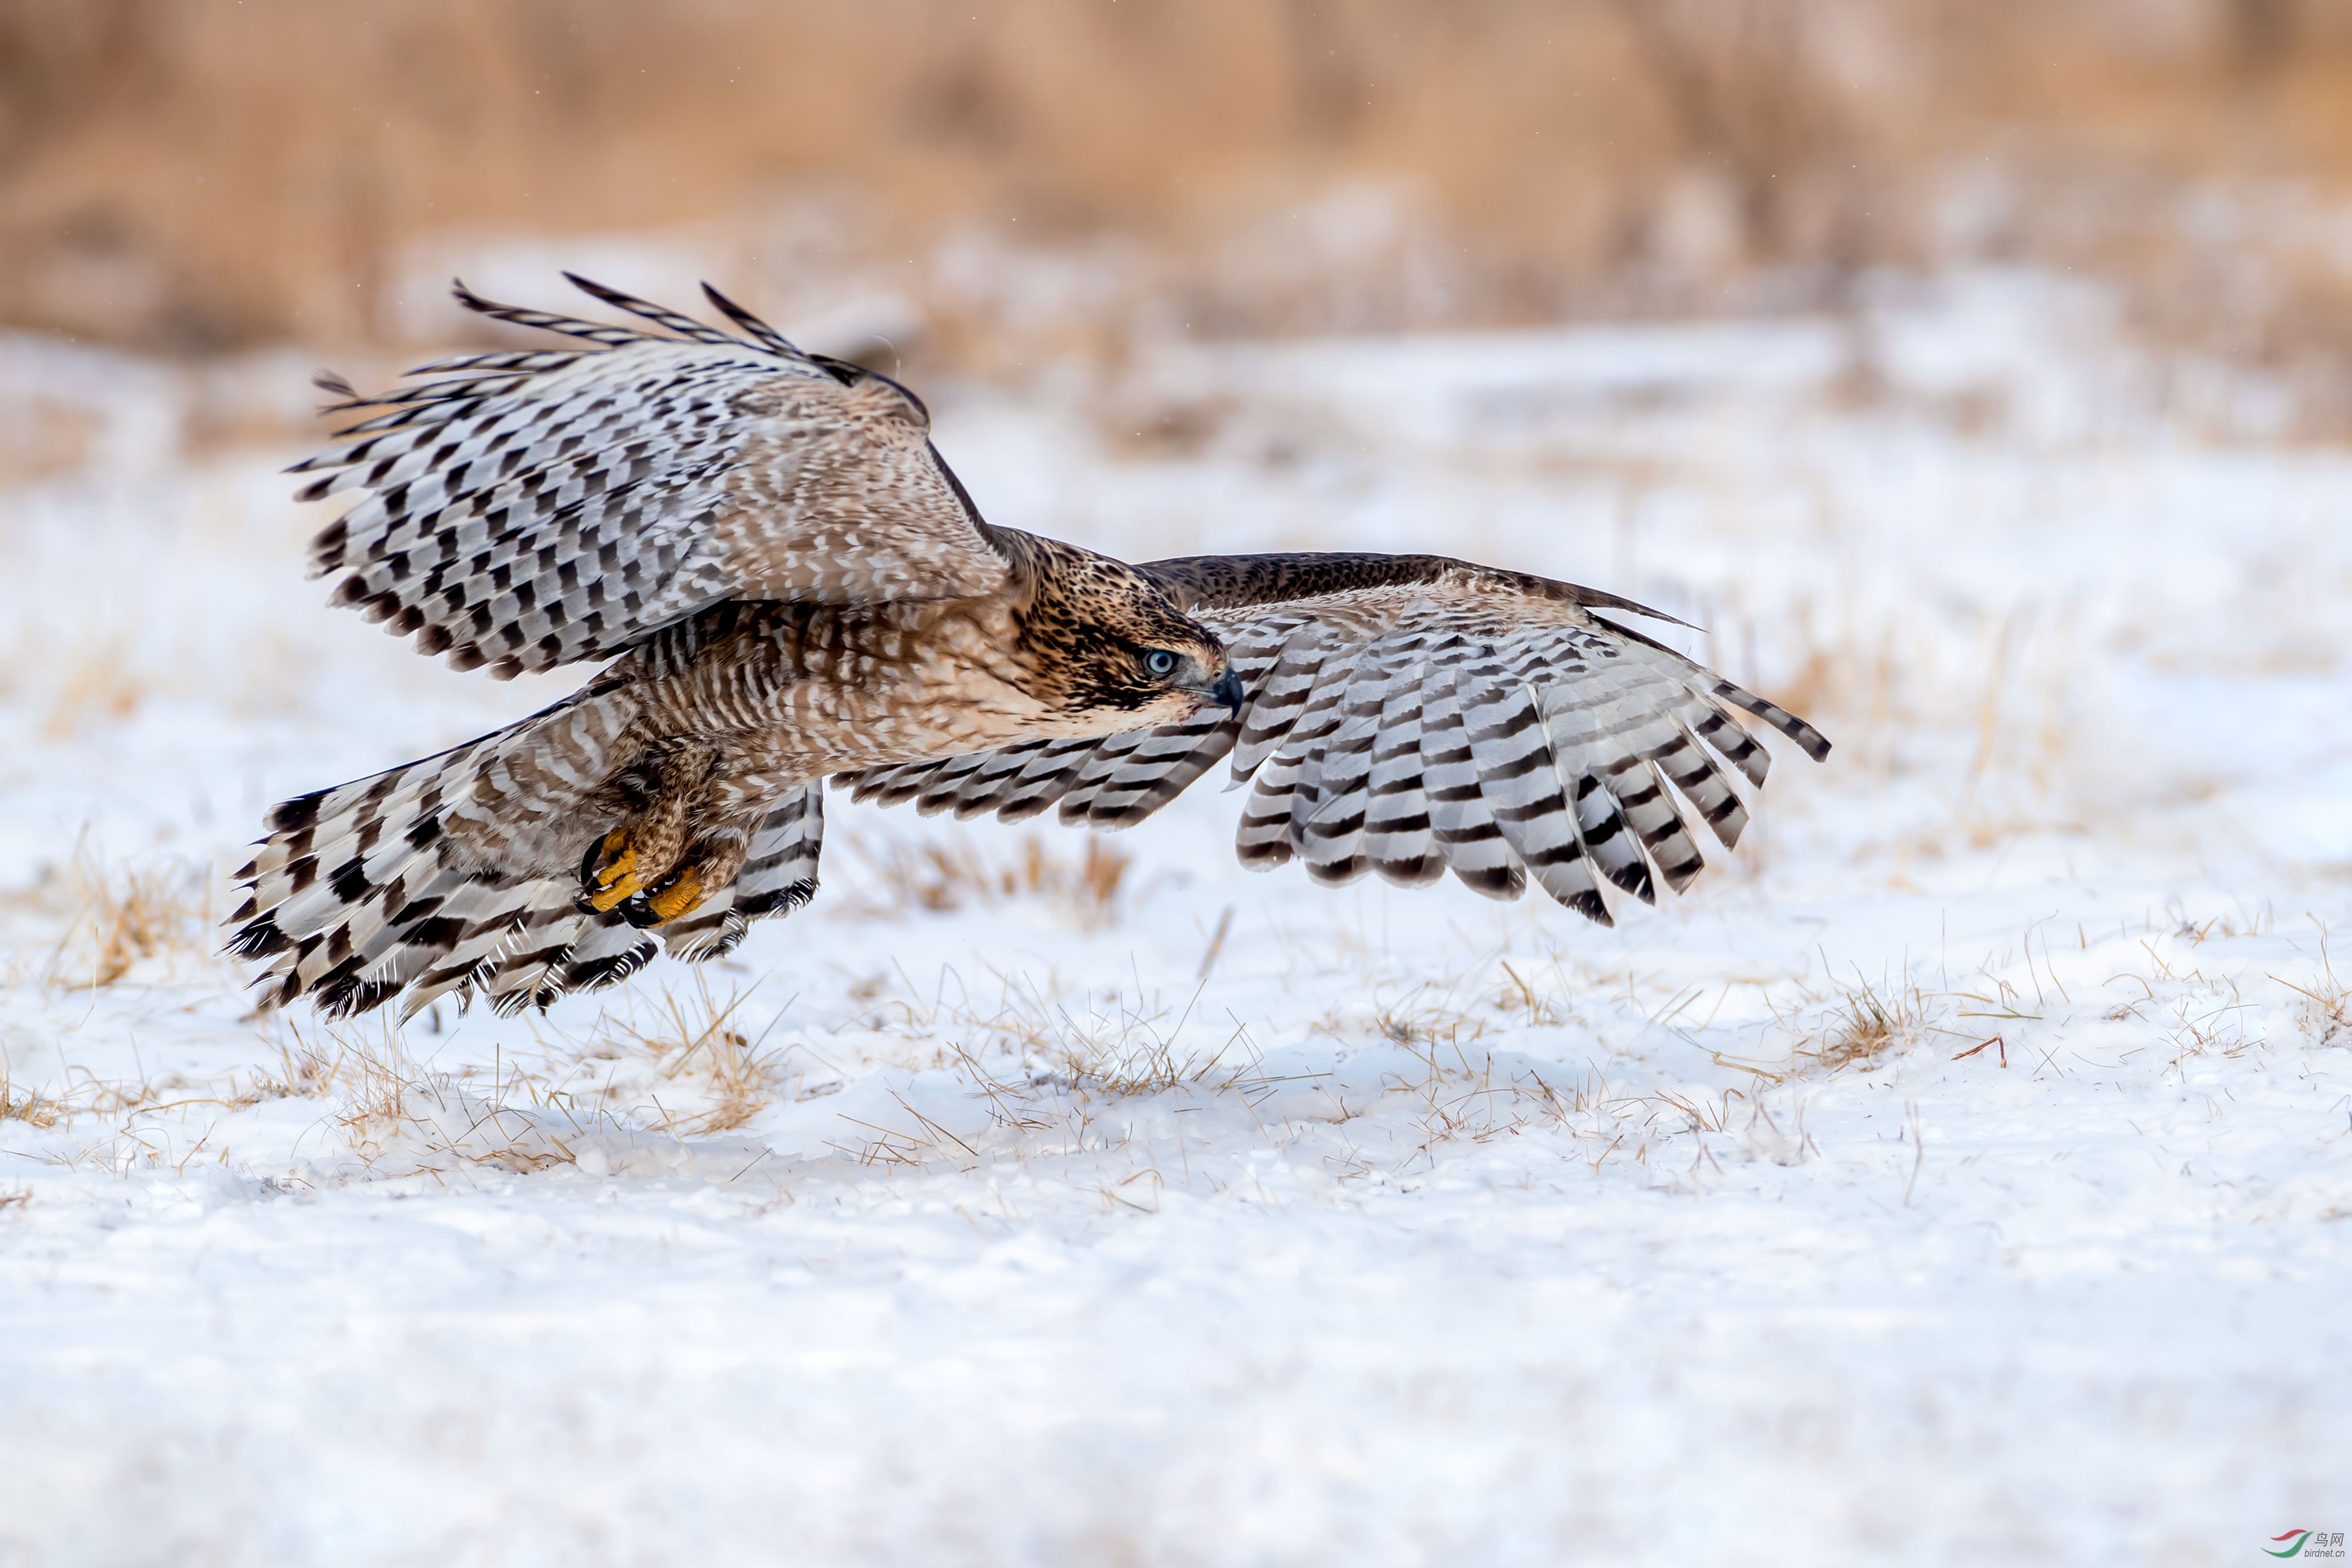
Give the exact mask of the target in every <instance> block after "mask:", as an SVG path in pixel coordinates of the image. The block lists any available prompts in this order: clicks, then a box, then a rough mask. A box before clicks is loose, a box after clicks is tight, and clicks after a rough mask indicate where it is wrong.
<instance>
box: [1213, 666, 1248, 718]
mask: <svg viewBox="0 0 2352 1568" xmlns="http://www.w3.org/2000/svg"><path fill="white" fill-rule="evenodd" d="M1209 695H1210V697H1211V698H1213V700H1215V701H1217V702H1221V703H1223V704H1224V705H1225V706H1226V707H1227V708H1229V709H1230V710H1232V712H1233V714H1234V716H1235V717H1239V716H1241V711H1242V699H1243V698H1244V697H1245V696H1246V695H1248V694H1247V693H1245V692H1244V691H1243V690H1242V678H1241V677H1240V676H1239V675H1237V674H1234V669H1233V666H1232V665H1231V664H1228V665H1226V666H1225V674H1224V677H1223V679H1222V680H1220V681H1218V682H1217V684H1216V685H1213V686H1211V687H1210V688H1209Z"/></svg>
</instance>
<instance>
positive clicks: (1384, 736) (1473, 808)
mask: <svg viewBox="0 0 2352 1568" xmlns="http://www.w3.org/2000/svg"><path fill="white" fill-rule="evenodd" d="M1139 570H1141V571H1143V572H1144V573H1145V574H1147V575H1148V576H1150V577H1151V578H1152V579H1154V580H1156V581H1158V582H1159V583H1160V585H1161V587H1162V588H1163V589H1165V590H1166V591H1168V593H1169V594H1170V596H1171V598H1173V599H1175V600H1176V601H1178V602H1179V603H1180V604H1181V605H1183V606H1184V607H1185V608H1186V609H1187V610H1188V611H1190V612H1192V615H1193V617H1194V618H1195V619H1197V620H1199V621H1200V622H1202V624H1204V625H1206V626H1209V627H1210V628H1212V629H1213V630H1214V631H1215V632H1217V633H1218V635H1219V636H1221V637H1223V639H1224V640H1225V643H1226V647H1227V651H1228V653H1229V654H1230V656H1231V658H1232V660H1233V665H1234V670H1235V671H1236V672H1237V673H1238V674H1240V676H1241V679H1242V683H1243V685H1244V689H1245V691H1246V692H1247V700H1246V701H1245V703H1244V706H1243V709H1242V711H1241V713H1240V714H1239V715H1231V714H1227V713H1225V712H1223V710H1221V709H1218V710H1209V711H1204V712H1202V714H1200V715H1199V716H1195V717H1193V718H1192V719H1190V720H1188V721H1186V722H1184V723H1182V724H1173V725H1163V726H1161V727H1159V728H1157V729H1148V730H1132V731H1129V732H1127V733H1124V734H1119V735H1110V736H1104V737H1095V738H1088V739H1082V740H1045V741H1032V742H1028V743H1025V744H1024V745H1020V746H1013V747H1003V748H1002V749H1000V750H996V751H985V752H979V753H974V754H971V755H968V756H962V757H954V758H946V759H943V760H938V761H929V762H919V763H912V764H908V765H905V766H902V767H897V768H877V769H872V770H869V771H867V772H864V773H854V774H848V775H845V776H844V777H843V778H842V779H838V780H836V782H837V783H840V784H845V785H846V786H847V787H849V788H851V789H854V790H855V791H856V799H857V800H880V801H882V802H883V803H885V804H897V803H898V802H901V801H907V800H912V801H913V802H914V803H915V805H916V807H917V809H918V810H922V811H924V812H926V813H929V812H935V811H943V810H952V811H954V812H955V813H956V814H957V815H958V816H960V817H970V816H975V815H978V814H980V813H982V812H984V811H993V812H995V813H996V814H997V815H998V816H999V817H1001V818H1003V819H1004V820H1006V821H1020V820H1022V819H1024V818H1027V817H1032V816H1034V815H1036V814H1037V813H1038V812H1040V811H1043V810H1045V808H1046V807H1048V806H1055V805H1058V806H1059V808H1060V813H1061V820H1062V821H1064V822H1065V823H1071V824H1079V825H1084V826H1087V827H1094V828H1121V827H1126V826H1129V824H1131V823H1135V822H1139V821H1142V820H1143V819H1144V818H1146V817H1148V816H1150V814H1151V813H1152V812H1154V811H1156V810H1159V809H1160V807H1161V806H1163V805H1165V804H1167V803H1168V802H1169V801H1170V800H1173V799H1174V798H1175V797H1176V796H1177V794H1178V793H1180V792H1181V790H1182V789H1184V787H1185V786H1186V785H1188V784H1190V783H1192V780H1193V779H1198V778H1199V777H1200V776H1201V775H1202V774H1203V773H1205V772H1207V771H1208V770H1209V768H1212V767H1213V766H1214V765H1215V764H1217V763H1218V762H1221V761H1223V760H1225V759H1226V758H1231V762H1232V777H1233V779H1234V784H1235V785H1236V786H1239V785H1243V784H1246V785H1247V786H1248V789H1249V795H1248V798H1247V801H1246V803H1245V804H1244V807H1243V811H1242V821H1241V829H1240V833H1239V838H1238V842H1237V848H1238V850H1239V852H1240V855H1241V859H1242V862H1243V863H1244V864H1245V865H1249V866H1253V867H1257V868H1266V867H1272V866H1276V865H1279V864H1281V863H1283V862H1286V861H1289V860H1293V859H1296V860H1298V861H1300V862H1303V863H1304V864H1305V865H1306V867H1307V873H1308V874H1310V875H1311V876H1313V877H1314V878H1315V879H1316V880H1317V881H1318V882H1324V883H1345V882H1351V881H1353V880H1355V879H1356V878H1357V877H1360V876H1361V875H1363V874H1364V873H1366V872H1368V871H1369V872H1376V873H1379V874H1380V875H1381V876H1382V877H1384V878H1386V879H1387V880H1388V881H1390V882H1393V883H1404V884H1408V885H1411V884H1419V883H1428V882H1432V881H1434V880H1435V879H1436V878H1437V877H1439V876H1440V875H1442V874H1443V873H1444V872H1446V871H1447V870H1451V871H1452V872H1453V873H1454V875H1455V876H1457V877H1459V878H1460V879H1461V880H1462V881H1463V882H1465V883H1467V884H1469V885H1470V886H1471V887H1474V888H1476V889H1477V890H1478V891H1479V892H1481V893H1484V894H1488V895H1490V896H1493V897H1496V898H1515V897H1517V896H1518V894H1520V893H1521V892H1522V891H1524V889H1525V888H1526V885H1527V882H1528V878H1529V877H1533V878H1534V879H1535V881H1536V882H1537V883H1538V884H1539V885H1540V886H1541V887H1542V888H1543V889H1544V891H1545V892H1547V893H1549V894H1551V895H1552V896H1553V897H1554V898H1556V899H1558V900H1559V902H1561V903H1562V904H1567V905H1568V906H1570V908H1572V909H1575V910H1577V911H1579V912H1580V913H1582V914H1584V915H1589V916H1590V917H1591V918H1592V919H1594V920H1597V921H1599V922H1601V924H1603V925H1608V924H1611V917H1610V914H1609V907H1608V904H1607V903H1606V902H1605V900H1604V899H1603V898H1602V896H1601V887H1600V883H1601V881H1602V880H1606V881H1608V882H1611V883H1615V884H1616V885H1617V886H1618V887H1620V888H1622V889H1623V890H1624V891H1626V892H1628V893H1631V894H1633V895H1635V896H1636V897H1638V898H1640V899H1642V900H1643V902H1645V903H1647V902H1651V901H1653V900H1654V896H1655V894H1654V882H1655V881H1656V880H1659V879H1663V880H1664V882H1665V883H1666V885H1667V886H1669V887H1672V888H1675V889H1677V890H1679V889H1681V888H1682V887H1683V886H1684V885H1685V884H1686V883H1688V882H1689V881H1690V880H1691V878H1693V877H1694V876H1696V875H1697V874H1698V872H1699V869H1700V867H1701V866H1702V865H1703V864H1704V863H1705V862H1704V860H1703V858H1702V857H1701V855H1700V853H1699V850H1698V845H1697V844H1696V842H1695V841H1693V838H1692V834H1691V828H1690V823H1689V820H1688V816H1687V815H1686V812H1688V813H1696V815H1697V817H1698V818H1699V819H1700V820H1701V821H1704V822H1705V823H1706V826H1707V827H1708V829H1709V830H1710V831H1712V832H1713V833H1714V835H1715V837H1716V838H1717V840H1718V841H1721V842H1722V843H1723V845H1724V846H1725V847H1726V848H1729V847H1730V846H1731V845H1732V844H1734V843H1735V842H1737V841H1738V837H1739V831H1740V830H1741V828H1743V827H1744V826H1745V825H1746V824H1747V821H1748V805H1747V802H1746V800H1744V799H1743V797H1742V795H1741V789H1740V786H1739V785H1738V783H1736V782H1735V780H1734V779H1733V775H1734V774H1735V773H1736V774H1738V775H1739V776H1741V777H1742V778H1744V779H1746V780H1747V783H1748V785H1749V786H1761V785H1762V784H1763V782H1764V775H1765V771H1766V769H1767V768H1768V767H1769V764H1770V761H1771V758H1770V757H1769V755H1768V754H1767V753H1766V751H1765V749H1764V747H1762V746H1760V745H1759V744H1758V743H1757V741H1756V740H1755V739H1754V738H1753V737H1750V736H1749V735H1748V731H1747V729H1746V728H1745V727H1743V726H1742V725H1741V724H1740V723H1739V721H1738V719H1737V718H1735V717H1734V716H1733V714H1732V710H1733V709H1735V708H1737V709H1742V710H1745V711H1746V712H1748V713H1749V714H1752V715H1754V716H1756V717H1758V718H1760V719H1762V720H1763V721H1764V722H1765V723H1767V724H1769V726H1771V727H1773V728H1774V729H1777V730H1779V731H1780V733H1781V734H1783V735H1785V736H1787V737H1789V738H1790V739H1791V740H1794V741H1795V742H1796V743H1797V744H1798V745H1799V746H1800V747H1802V748H1803V749H1804V750H1805V752H1806V753H1807V754H1808V755H1809V756H1811V757H1812V758H1814V759H1815V760H1816V761H1818V760H1820V759H1821V758H1824V757H1826V756H1828V755H1829V749H1830V743H1829V742H1828V741H1827V740H1825V739H1823V738H1822V735H1821V733H1820V732H1819V731H1818V730H1816V729H1814V728H1813V727H1812V726H1811V725H1809V724H1807V723H1806V722H1805V721H1804V720H1802V719H1801V718H1798V717H1796V716H1793V715H1791V714H1790V713H1787V712H1785V711H1783V710H1782V709H1780V708H1779V707H1776V706H1773V705H1772V704H1770V703H1769V702H1766V701H1765V700H1764V699H1763V698H1761V697H1759V696H1756V695H1752V694H1751V693H1748V692H1746V691H1743V690H1741V689H1740V688H1739V687H1738V686H1736V685H1732V684H1731V683H1730V682H1729V681H1727V680H1724V679H1722V678H1720V677H1719V676H1717V675H1715V674H1711V673H1710V672H1708V671H1706V670H1705V669H1703V668H1701V667H1700V666H1699V665H1697V664H1693V663H1692V662H1691V661H1690V660H1688V659H1685V658H1684V657H1683V656H1682V655H1681V654H1679V653H1675V652H1674V651H1673V650H1671V649H1669V648H1666V647H1664V646H1663V645H1662V644H1660V643H1654V642H1652V641H1651V640H1650V639H1649V638H1646V637H1644V636H1643V635H1641V634H1640V633H1639V632H1633V631H1632V630H1630V629H1628V628H1626V627H1623V626H1620V625H1618V624H1616V623H1615V622H1611V621H1607V620H1604V619H1602V618H1601V617H1600V616H1598V615H1596V614H1594V613H1592V612H1593V610H1594V609H1595V608H1604V609H1605V608H1612V607H1614V608H1620V609H1638V608H1639V607H1638V606H1636V605H1633V604H1631V603H1630V602H1629V601H1624V600H1620V599H1616V598H1614V597H1612V596H1611V595H1607V594H1602V593H1598V592H1595V591H1592V590H1590V589H1582V588H1575V587H1572V586H1570V585H1569V584H1566V583H1558V582H1551V581H1548V580H1545V579H1542V578H1538V577H1528V576H1524V575H1522V574H1519V573H1516V572H1505V571H1497V570H1491V569H1489V568H1486V567H1478V566H1472V565H1469V564H1467V563H1465V562H1462V561H1454V560H1447V559H1443V558H1440V557H1434V556H1373V555H1278V556H1243V557H1228V558H1212V557H1199V558H1192V559H1183V560H1169V561H1158V562H1154V563H1152V564H1150V565H1147V566H1144V567H1141V568H1139ZM1651 613H1654V612H1651Z"/></svg>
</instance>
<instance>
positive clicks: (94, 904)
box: [16, 836, 213, 990]
mask: <svg viewBox="0 0 2352 1568" xmlns="http://www.w3.org/2000/svg"><path fill="white" fill-rule="evenodd" d="M16 901H17V902H19V903H21V904H26V905H29V906H30V907H32V908H33V909H36V910H38V911H42V912H45V913H47V914H49V915H52V916H57V915H62V916H63V921H62V924H63V930H62V931H61V932H60V934H59V936H58V940H57V942H56V944H55V945H54V946H52V947H51V948H50V950H49V955H48V958H47V963H46V964H45V965H43V966H42V967H39V968H38V969H37V970H36V971H34V973H33V974H32V975H31V976H29V977H30V978H33V979H35V980H36V982H37V983H38V984H42V985H47V986H55V987H58V988H64V989H68V990H92V989H98V988H103V987H107V986H112V985H116V984H119V983H121V981H123V980H125V979H127V978H129V977H130V976H131V972H132V970H134V969H135V968H137V967H138V966H139V965H140V964H141V963H142V961H143V960H146V959H149V958H157V957H174V958H177V957H188V958H197V959H201V958H203V957H205V956H209V954H210V952H211V949H212V923H213V910H212V900H211V893H210V887H209V883H208V879H207V877H206V876H205V873H204V871H203V869H202V868H200V867H197V866H193V865H189V864H187V863H185V862H178V861H159V862H152V863H150V864H146V865H138V866H131V865H121V864H110V863H109V862H107V860H106V859H105V857H104V856H103V855H102V854H101V853H100V852H99V850H98V848H97V846H96V845H95V844H93V843H92V842H91V841H90V840H89V838H88V837H87V836H85V837H84V838H82V839H81V840H80V841H79V842H77V843H76V844H75V846H74V852H73V857H72V859H71V860H70V861H68V862H67V864H66V866H65V868H64V870H63V872H62V873H58V872H55V871H51V872H49V873H45V874H44V876H43V878H42V880H41V881H40V882H39V883H36V884H35V885H34V886H33V887H32V888H31V889H30V890H28V891H27V892H26V893H24V894H18V895H16Z"/></svg>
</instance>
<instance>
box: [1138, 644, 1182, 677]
mask: <svg viewBox="0 0 2352 1568" xmlns="http://www.w3.org/2000/svg"><path fill="white" fill-rule="evenodd" d="M1143 667H1144V668H1145V669H1147V670H1150V672H1151V673H1152V674H1155V675H1172V674H1175V673H1176V655H1175V654H1173V653H1170V652H1169V651H1168V650H1167V649H1165V648H1154V649H1152V650H1151V652H1150V653H1146V654H1144V655H1143Z"/></svg>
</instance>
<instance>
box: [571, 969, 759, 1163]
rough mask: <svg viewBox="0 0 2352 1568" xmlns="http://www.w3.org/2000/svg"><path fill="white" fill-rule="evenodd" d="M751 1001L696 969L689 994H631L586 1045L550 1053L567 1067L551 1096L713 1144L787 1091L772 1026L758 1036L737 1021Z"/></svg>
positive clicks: (679, 990) (683, 990)
mask: <svg viewBox="0 0 2352 1568" xmlns="http://www.w3.org/2000/svg"><path fill="white" fill-rule="evenodd" d="M750 997H751V992H748V991H746V992H741V993H739V994H736V995H733V996H730V997H729V998H726V999H725V1000H724V1001H721V1000H719V998H717V997H715V996H713V995H712V993H711V990H710V983H709V977H707V976H705V975H703V974H702V973H701V972H699V971H697V972H696V974H695V976H694V977H693V982H692V984H691V985H690V986H687V987H680V986H665V987H664V988H662V989H661V991H660V992H659V993H658V994H657V995H656V996H654V997H651V998H639V997H636V996H635V995H626V996H625V997H624V998H623V999H622V1001H621V1004H620V1005H621V1006H622V1008H623V1009H625V1010H624V1011H623V1012H622V1013H620V1014H619V1015H617V1016H615V1015H614V1014H612V1013H610V1012H607V1013H606V1014H605V1015H604V1018H603V1019H600V1020H599V1022H598V1026H597V1029H596V1031H595V1032H594V1034H593V1035H592V1036H591V1037H590V1039H589V1040H588V1041H587V1042H586V1044H585V1045H584V1046H580V1047H574V1048H569V1049H566V1048H565V1047H563V1046H562V1045H561V1044H559V1045H558V1046H557V1047H556V1048H554V1049H553V1050H552V1051H551V1061H555V1062H557V1063H559V1064H561V1065H559V1066H558V1067H557V1069H556V1070H555V1071H553V1072H552V1073H551V1075H549V1076H548V1078H547V1079H546V1084H545V1092H548V1093H550V1094H562V1095H565V1096H568V1097H572V1098H583V1097H584V1098H585V1099H586V1100H587V1101H588V1102H589V1103H593V1104H594V1105H595V1106H596V1108H597V1109H599V1110H600V1111H602V1112H604V1113H608V1114H613V1115H615V1116H620V1117H623V1118H630V1117H637V1118H645V1119H649V1120H652V1121H655V1122H658V1123H659V1124H660V1125H661V1126H662V1127H663V1129H664V1130H665V1131H667V1132H670V1133H672V1134H678V1133H690V1134H696V1135H698V1136H705V1137H707V1136H709V1135H711V1134H717V1133H723V1132H727V1131H729V1130H730V1129H732V1128H735V1127H740V1126H741V1125H742V1124H744V1123H746V1122H748V1121H750V1120H751V1118H752V1117H754V1116H756V1115H758V1114H759V1113H761V1111H764V1110H766V1109H767V1108H768V1106H769V1105H771V1104H772V1103H774V1102H775V1101H776V1100H777V1099H778V1098H779V1097H780V1096H782V1095H783V1094H785V1093H786V1092H789V1089H790V1079H789V1074H788V1073H787V1071H786V1068H785V1062H784V1060H783V1052H782V1051H781V1050H773V1049H765V1048H764V1047H765V1041H766V1039H767V1036H768V1034H769V1032H771V1031H772V1030H774V1028H775V1023H774V1022H771V1023H770V1024H769V1026H768V1029H767V1030H762V1031H761V1033H760V1034H759V1035H758V1036H757V1037H754V1036H751V1035H749V1034H747V1033H745V1031H744V1030H743V1029H742V1028H741V1027H740V1025H739V1024H738V1022H737V1021H736V1014H737V1013H738V1012H739V1011H740V1009H741V1008H742V1006H743V1004H744V1002H746V1001H747V1000H749V999H750ZM777 1017H778V1019H782V1013H779V1014H778V1015H777ZM599 1076H601V1077H602V1079H603V1082H602V1083H601V1084H596V1085H594V1086H593V1087H592V1086H591V1085H592V1083H593V1080H594V1079H596V1078H597V1077H599ZM665 1096H666V1097H667V1098H665Z"/></svg>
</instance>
